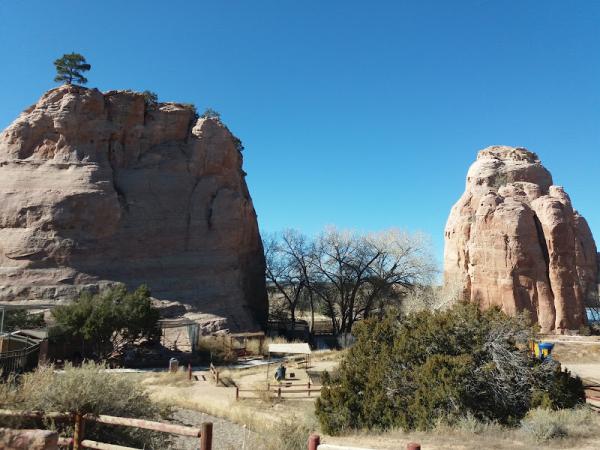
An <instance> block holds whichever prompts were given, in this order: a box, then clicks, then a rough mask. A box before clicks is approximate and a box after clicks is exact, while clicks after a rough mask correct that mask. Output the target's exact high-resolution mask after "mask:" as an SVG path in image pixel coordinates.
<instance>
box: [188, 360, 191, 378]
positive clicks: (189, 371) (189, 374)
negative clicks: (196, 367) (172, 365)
mask: <svg viewBox="0 0 600 450" xmlns="http://www.w3.org/2000/svg"><path fill="white" fill-rule="evenodd" d="M188 381H192V363H188Z"/></svg>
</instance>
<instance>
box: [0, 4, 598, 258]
mask: <svg viewBox="0 0 600 450" xmlns="http://www.w3.org/2000/svg"><path fill="white" fill-rule="evenodd" d="M90 3H92V2H83V1H65V0H63V1H59V0H53V1H48V0H37V1H34V0H28V1H2V2H0V24H1V25H0V57H1V61H2V62H1V69H2V70H0V128H4V127H5V126H6V125H8V124H9V123H10V122H11V121H12V120H13V119H14V118H15V117H16V116H17V115H18V114H19V112H20V111H22V110H23V109H24V108H25V107H26V106H28V105H30V104H32V103H34V102H35V101H36V100H37V98H38V97H39V96H40V95H41V94H42V93H43V92H44V91H46V90H47V89H49V88H51V87H53V86H54V83H53V81H52V79H53V77H54V68H53V65H52V61H53V60H54V59H56V58H57V57H59V56H60V55H62V54H63V53H66V52H71V51H76V52H79V53H82V54H84V55H85V56H86V57H87V59H88V62H90V63H91V64H92V66H93V67H92V71H91V72H90V73H89V76H88V78H89V80H90V82H89V86H91V87H98V88H99V89H101V90H109V89H136V90H144V89H150V90H153V91H156V92H157V93H158V94H159V97H160V99H161V100H164V101H171V100H172V101H181V102H189V103H195V104H196V105H197V106H198V108H199V109H203V108H205V107H207V106H211V107H213V108H215V109H217V110H218V111H220V112H221V113H222V116H223V119H224V120H225V121H226V122H227V124H228V125H229V126H230V128H231V129H232V131H233V132H234V133H236V134H237V135H238V136H239V137H240V138H241V139H242V141H243V142H244V144H245V146H246V150H245V153H244V157H245V170H246V171H247V172H248V178H247V179H248V183H249V187H250V191H251V194H252V197H253V198H254V203H255V207H256V210H257V213H258V217H259V222H260V226H261V228H262V230H266V231H275V230H280V229H282V228H285V227H295V228H298V229H301V230H303V231H305V232H308V233H314V232H317V231H318V230H320V229H321V228H322V227H323V226H325V225H327V224H336V225H338V226H340V227H352V228H358V229H362V230H377V229H382V228H387V227H392V226H398V227H403V228H407V229H409V230H422V231H425V232H427V233H429V234H430V235H431V236H432V240H433V244H434V249H435V253H436V255H437V257H438V259H441V255H442V251H443V229H444V225H445V221H446V218H447V215H448V212H449V210H450V207H451V206H452V204H453V203H454V202H455V201H456V200H457V199H458V197H459V196H460V194H461V193H462V191H463V187H464V179H465V175H466V171H467V168H468V166H469V165H470V164H471V162H472V161H473V160H474V158H475V154H476V152H477V150H479V149H481V148H483V147H486V146H488V145H492V144H507V145H513V146H523V147H527V148H529V149H530V150H533V151H536V152H537V153H538V154H539V155H540V157H541V158H542V161H543V163H544V164H545V165H546V166H547V167H548V168H549V169H550V171H551V172H552V174H553V176H554V180H555V183H557V184H562V185H564V186H565V187H566V189H567V191H568V192H569V194H570V195H571V198H572V200H573V202H574V204H575V207H576V208H577V209H579V210H580V211H581V212H582V213H583V214H584V215H585V216H586V217H587V219H588V221H589V222H590V225H591V227H592V231H593V232H594V234H595V236H596V238H597V239H599V240H600V210H599V200H598V198H599V196H598V191H599V185H600V181H599V179H598V177H599V170H600V156H599V150H600V2H595V1H579V2H567V1H564V0H543V1H533V0H528V1H523V0H488V1H485V0H462V1H461V0H453V1H448V0H438V1H423V0H420V1H418V0H413V1H399V0H398V1H391V0H390V1H369V2H367V1H361V2H359V1H349V0H327V1H324V0H304V1H292V0H271V1H262V0H255V1H248V0H228V1H214V0H213V1H177V0H169V1H158V0H157V1H150V0H146V1H131V0H128V1H125V0H119V1H115V0H111V1H108V0H103V1H96V2H93V3H94V5H93V6H83V5H89V4H90Z"/></svg>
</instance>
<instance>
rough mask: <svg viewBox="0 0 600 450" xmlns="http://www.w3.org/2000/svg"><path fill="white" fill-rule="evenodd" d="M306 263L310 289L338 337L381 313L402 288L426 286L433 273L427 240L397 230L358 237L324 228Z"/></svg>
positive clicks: (346, 232) (398, 296) (351, 233)
mask: <svg viewBox="0 0 600 450" xmlns="http://www.w3.org/2000/svg"><path fill="white" fill-rule="evenodd" d="M310 261H311V265H312V266H313V267H314V281H313V282H312V283H311V286H312V288H313V290H314V292H315V294H316V295H318V296H319V298H320V299H321V300H322V302H323V303H324V305H325V312H326V314H327V315H328V316H329V317H330V318H331V320H332V326H333V329H334V332H335V333H336V334H337V333H349V332H350V331H351V330H352V325H353V324H354V323H355V322H356V321H357V320H359V319H361V318H364V317H367V316H369V315H371V314H373V313H375V312H378V313H380V314H382V313H383V311H384V309H385V308H386V306H388V305H390V304H394V303H397V302H398V301H399V299H400V298H401V295H400V294H401V293H402V292H403V291H404V290H405V289H411V288H413V287H414V286H416V285H420V284H424V283H427V282H429V281H430V279H431V276H432V274H433V273H434V272H435V267H434V265H433V264H432V262H431V261H432V258H431V256H430V255H429V251H428V244H427V241H426V239H425V237H424V236H423V235H421V234H410V233H407V232H404V231H401V230H398V229H390V230H385V231H381V232H377V233H366V234H361V233H357V232H352V231H340V230H337V229H336V228H328V229H327V230H325V231H324V232H323V233H322V234H321V235H320V236H319V237H318V238H317V239H316V242H315V245H314V246H313V255H312V257H311V259H310Z"/></svg>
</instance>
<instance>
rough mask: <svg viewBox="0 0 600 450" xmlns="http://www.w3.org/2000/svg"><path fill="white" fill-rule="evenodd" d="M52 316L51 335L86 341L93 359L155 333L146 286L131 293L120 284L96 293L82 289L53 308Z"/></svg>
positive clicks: (156, 316) (154, 314)
mask: <svg viewBox="0 0 600 450" xmlns="http://www.w3.org/2000/svg"><path fill="white" fill-rule="evenodd" d="M52 315H53V316H54V318H55V319H56V327H55V328H54V329H53V331H52V335H53V336H55V337H56V336H60V338H62V339H67V340H72V339H77V340H81V341H82V342H88V343H90V345H91V346H92V349H93V353H92V356H94V357H95V358H97V359H105V358H108V357H110V356H114V354H115V353H117V352H119V351H120V350H121V349H122V348H123V347H124V346H125V345H128V344H133V343H134V342H135V341H137V340H138V339H142V338H146V339H152V338H155V337H156V336H157V333H158V328H157V323H158V319H159V312H158V310H157V309H156V308H153V307H152V303H151V301H150V291H149V290H148V288H147V287H146V286H140V287H139V288H137V289H136V290H135V291H134V292H128V291H127V289H126V288H125V287H124V286H119V287H116V288H113V289H108V290H106V291H104V292H101V293H100V294H97V295H92V294H90V293H88V292H84V293H82V294H81V295H80V296H79V298H77V299H76V300H74V301H73V302H72V303H70V304H67V305H59V306H57V307H56V308H54V309H53V310H52ZM60 338H57V339H60ZM82 356H84V355H82Z"/></svg>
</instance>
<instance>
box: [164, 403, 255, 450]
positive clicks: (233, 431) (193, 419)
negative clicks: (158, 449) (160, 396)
mask: <svg viewBox="0 0 600 450" xmlns="http://www.w3.org/2000/svg"><path fill="white" fill-rule="evenodd" d="M173 421H174V422H176V423H178V424H181V425H188V426H193V427H200V425H201V424H202V423H203V422H212V423H213V449H214V450H241V449H243V448H244V447H245V445H246V444H245V443H247V442H248V441H249V440H251V439H253V438H255V433H254V432H253V431H250V430H248V429H247V428H246V427H244V426H241V425H238V424H237V423H233V422H229V421H228V420H225V419H222V418H220V417H215V416H211V415H208V414H204V413H202V412H199V411H193V410H191V409H180V408H178V409H176V410H175V413H174V414H173ZM171 448H173V449H177V450H196V449H197V448H198V439H194V438H189V437H183V436H181V437H178V438H177V439H176V440H175V441H174V443H173V445H172V447H171Z"/></svg>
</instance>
